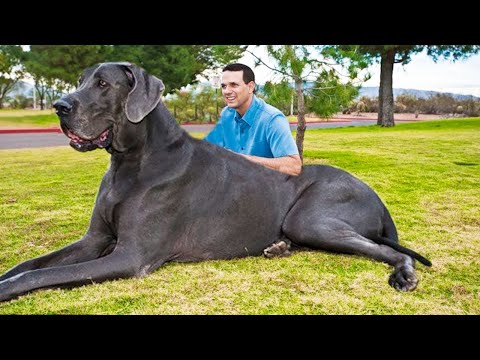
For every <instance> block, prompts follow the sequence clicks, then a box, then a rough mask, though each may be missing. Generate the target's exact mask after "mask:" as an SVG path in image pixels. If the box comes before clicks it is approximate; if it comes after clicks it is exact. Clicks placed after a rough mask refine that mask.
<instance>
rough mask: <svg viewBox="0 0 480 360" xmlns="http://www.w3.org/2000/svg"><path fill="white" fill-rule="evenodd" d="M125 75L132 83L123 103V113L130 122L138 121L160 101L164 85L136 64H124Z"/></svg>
mask: <svg viewBox="0 0 480 360" xmlns="http://www.w3.org/2000/svg"><path fill="white" fill-rule="evenodd" d="M125 69H126V73H127V77H128V78H129V81H130V82H131V84H132V90H130V92H129V93H128V97H127V101H126V103H125V114H126V115H127V119H128V120H129V121H130V122H132V123H138V122H140V121H142V119H143V118H144V117H145V116H147V115H148V113H150V112H151V111H152V110H153V109H155V107H156V106H157V104H158V103H159V102H160V97H161V95H162V92H163V90H164V89H165V86H164V85H163V82H162V80H160V79H158V78H157V77H155V76H153V75H149V74H147V73H146V72H145V70H143V69H142V68H139V67H138V66H136V65H133V64H130V65H128V66H125Z"/></svg>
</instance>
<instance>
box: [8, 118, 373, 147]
mask: <svg viewBox="0 0 480 360" xmlns="http://www.w3.org/2000/svg"><path fill="white" fill-rule="evenodd" d="M376 123H377V121H376V120H352V121H338V122H328V123H325V122H322V123H309V124H308V125H307V129H318V128H334V127H345V126H365V125H372V124H376ZM183 127H184V128H185V129H186V130H187V131H189V132H202V133H208V132H209V131H210V129H212V127H213V125H184V126H183ZM291 128H292V130H295V129H296V128H297V125H291ZM68 143H69V140H68V138H67V137H66V136H65V135H63V134H62V133H22V132H19V133H15V134H2V133H1V132H0V149H22V148H36V147H47V146H67V145H68Z"/></svg>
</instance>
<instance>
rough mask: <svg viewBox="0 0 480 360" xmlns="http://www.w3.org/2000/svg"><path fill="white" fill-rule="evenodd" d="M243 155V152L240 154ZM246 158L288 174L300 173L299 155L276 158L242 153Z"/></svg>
mask: <svg viewBox="0 0 480 360" xmlns="http://www.w3.org/2000/svg"><path fill="white" fill-rule="evenodd" d="M242 155H243V154H242ZM243 156H244V157H246V158H247V159H248V160H250V161H253V162H255V163H257V164H261V165H263V166H265V167H268V168H270V169H273V170H277V171H280V172H283V173H285V174H288V175H294V176H297V175H300V173H301V171H302V160H301V159H300V156H299V155H288V156H281V157H277V158H264V157H260V156H254V155H243Z"/></svg>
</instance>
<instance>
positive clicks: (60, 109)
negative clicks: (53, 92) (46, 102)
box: [53, 99, 72, 115]
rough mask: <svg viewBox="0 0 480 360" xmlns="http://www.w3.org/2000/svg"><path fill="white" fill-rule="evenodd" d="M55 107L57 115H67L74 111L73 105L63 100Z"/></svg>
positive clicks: (57, 102)
mask: <svg viewBox="0 0 480 360" xmlns="http://www.w3.org/2000/svg"><path fill="white" fill-rule="evenodd" d="M53 107H54V108H55V112H56V113H57V115H67V114H68V113H69V112H70V111H71V110H72V104H70V103H69V102H67V101H66V100H63V99H60V100H58V101H56V102H55V104H53Z"/></svg>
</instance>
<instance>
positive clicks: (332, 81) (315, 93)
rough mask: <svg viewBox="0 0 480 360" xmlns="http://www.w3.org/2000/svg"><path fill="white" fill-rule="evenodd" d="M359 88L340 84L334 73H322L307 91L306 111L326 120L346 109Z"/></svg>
mask: <svg viewBox="0 0 480 360" xmlns="http://www.w3.org/2000/svg"><path fill="white" fill-rule="evenodd" d="M359 88H360V87H359V86H354V85H353V84H351V83H346V84H344V83H341V82H340V79H339V77H338V76H337V75H336V74H335V73H334V72H323V73H322V74H320V75H319V77H318V78H317V79H316V80H315V82H314V85H313V88H312V89H310V91H309V94H310V96H309V97H308V101H307V111H308V112H312V113H314V114H316V115H318V116H320V117H323V118H328V117H330V116H332V115H333V114H335V113H337V112H339V111H341V110H342V109H344V108H346V107H348V105H349V104H350V103H351V102H352V100H353V99H355V98H356V97H357V96H358V93H359Z"/></svg>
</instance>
